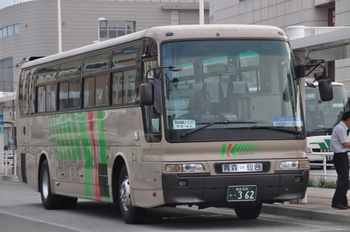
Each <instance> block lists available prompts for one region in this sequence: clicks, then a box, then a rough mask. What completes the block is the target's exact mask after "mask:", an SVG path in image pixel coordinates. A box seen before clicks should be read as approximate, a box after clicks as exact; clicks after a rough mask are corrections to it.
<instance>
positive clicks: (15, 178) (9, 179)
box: [0, 175, 19, 183]
mask: <svg viewBox="0 0 350 232" xmlns="http://www.w3.org/2000/svg"><path fill="white" fill-rule="evenodd" d="M0 181H4V182H16V183H18V182H19V180H18V176H5V175H0Z"/></svg>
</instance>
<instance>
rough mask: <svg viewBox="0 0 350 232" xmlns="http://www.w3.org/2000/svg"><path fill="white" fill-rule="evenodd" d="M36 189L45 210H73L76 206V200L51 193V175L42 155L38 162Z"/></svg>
mask: <svg viewBox="0 0 350 232" xmlns="http://www.w3.org/2000/svg"><path fill="white" fill-rule="evenodd" d="M38 170H39V172H38V173H39V178H38V180H39V183H38V186H39V187H38V188H39V192H40V196H41V201H42V204H43V206H44V208H45V209H59V208H62V209H73V208H75V206H76V205H77V201H78V198H76V197H68V196H61V195H56V194H53V193H52V187H51V174H50V167H49V163H48V159H47V157H46V155H45V154H42V156H41V157H40V161H39V169H38Z"/></svg>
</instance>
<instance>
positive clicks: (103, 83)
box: [95, 74, 109, 106]
mask: <svg viewBox="0 0 350 232" xmlns="http://www.w3.org/2000/svg"><path fill="white" fill-rule="evenodd" d="M108 77H109V74H104V75H100V76H96V90H95V91H96V92H95V98H96V100H95V102H96V106H104V105H108Z"/></svg>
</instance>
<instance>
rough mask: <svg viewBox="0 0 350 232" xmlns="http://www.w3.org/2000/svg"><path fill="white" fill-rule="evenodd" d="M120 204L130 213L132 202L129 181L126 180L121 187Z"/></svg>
mask: <svg viewBox="0 0 350 232" xmlns="http://www.w3.org/2000/svg"><path fill="white" fill-rule="evenodd" d="M120 203H121V205H122V207H123V209H124V211H129V209H130V206H131V202H130V184H129V179H128V178H126V179H125V180H124V181H123V183H122V184H121V185H120Z"/></svg>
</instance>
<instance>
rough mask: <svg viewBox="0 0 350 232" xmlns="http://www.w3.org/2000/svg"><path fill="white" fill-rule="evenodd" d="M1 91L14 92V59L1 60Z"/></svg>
mask: <svg viewBox="0 0 350 232" xmlns="http://www.w3.org/2000/svg"><path fill="white" fill-rule="evenodd" d="M0 91H3V92H13V59H12V58H9V59H5V60H0Z"/></svg>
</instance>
